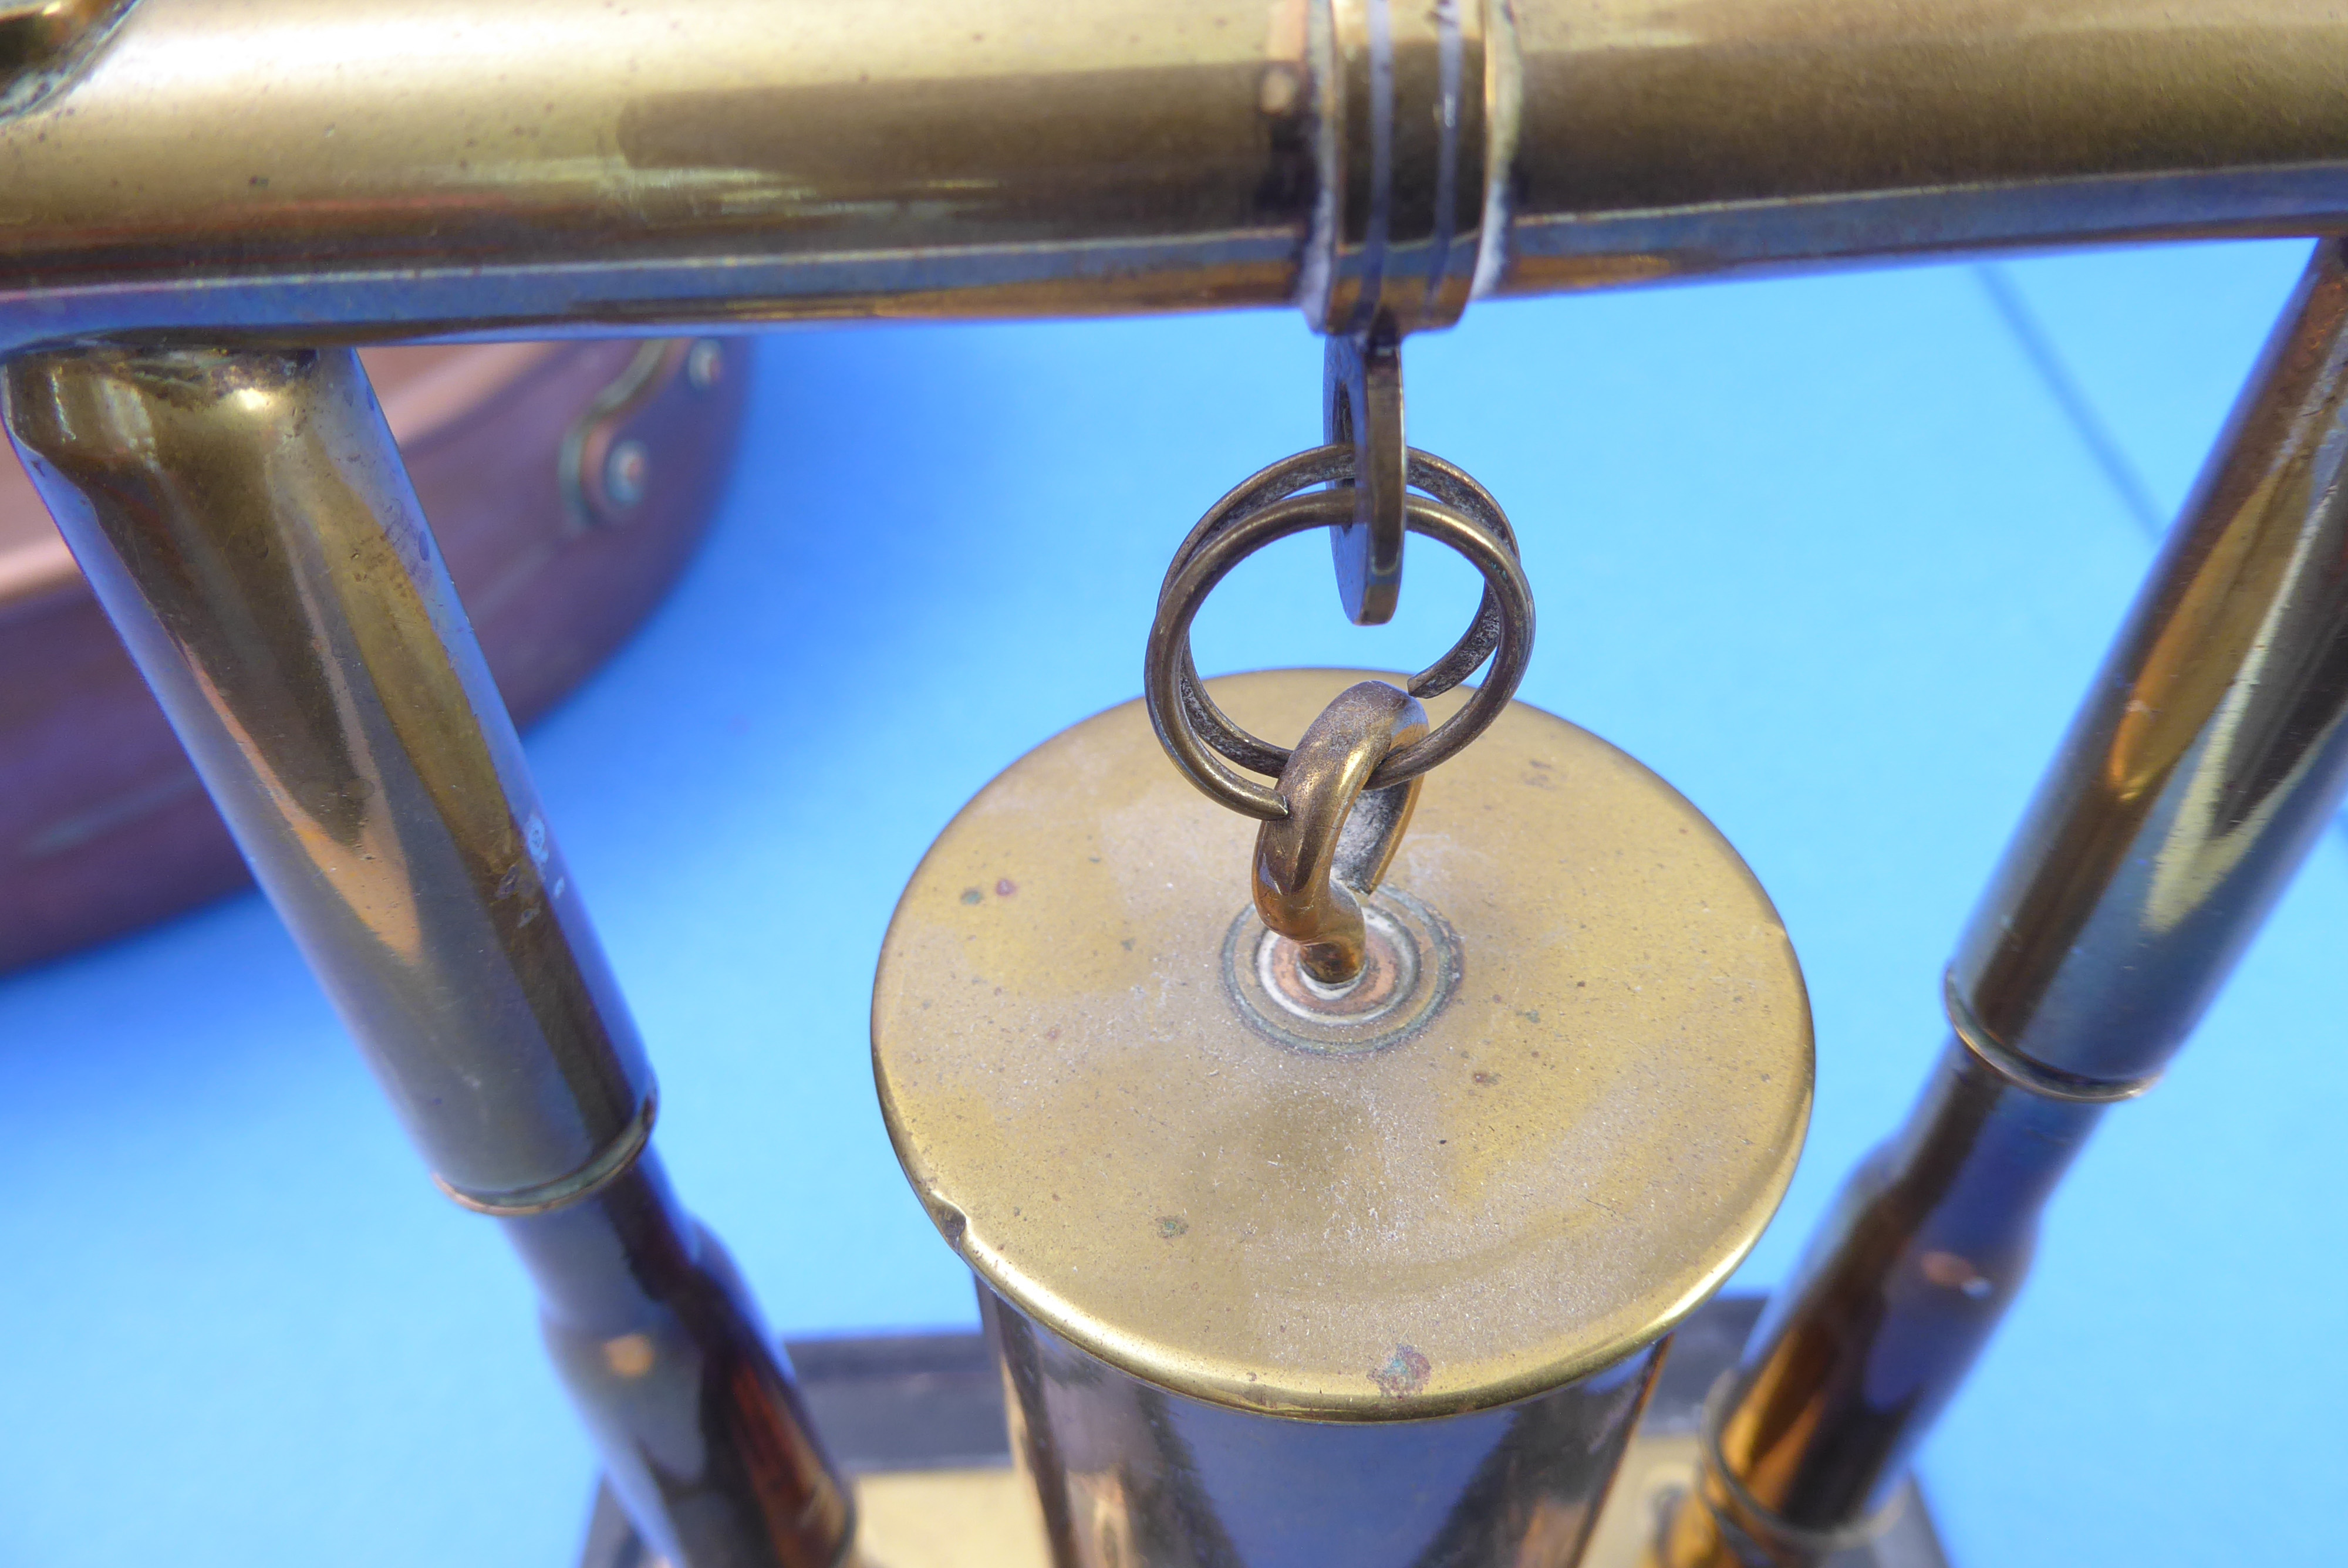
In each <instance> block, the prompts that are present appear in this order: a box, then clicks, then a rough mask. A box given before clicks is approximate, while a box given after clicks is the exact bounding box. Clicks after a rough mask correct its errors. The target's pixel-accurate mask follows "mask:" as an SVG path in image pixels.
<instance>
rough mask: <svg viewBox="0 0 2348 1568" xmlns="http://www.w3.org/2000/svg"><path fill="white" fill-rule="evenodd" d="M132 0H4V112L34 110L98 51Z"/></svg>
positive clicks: (0, 50)
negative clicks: (32, 108) (37, 104)
mask: <svg viewBox="0 0 2348 1568" xmlns="http://www.w3.org/2000/svg"><path fill="white" fill-rule="evenodd" d="M130 4H131V0H0V115H7V114H11V113H14V112H16V111H18V110H22V109H26V108H31V107H32V106H33V105H35V104H36V103H38V102H39V101H40V100H41V99H42V98H45V97H47V96H48V95H49V94H51V93H54V92H56V91H57V89H58V88H60V87H64V86H65V85H66V83H67V82H68V81H70V80H71V79H72V77H73V73H74V71H75V69H76V68H77V67H79V66H80V65H81V64H82V62H83V61H85V60H87V59H88V58H89V57H90V56H92V55H94V54H96V53H97V52H98V46H100V45H101V44H103V43H104V42H105V41H106V36H107V34H108V32H109V31H111V30H112V28H113V26H114V25H115V23H117V22H118V21H120V20H121V19H122V15H123V13H124V12H126V11H128V10H129V9H130Z"/></svg>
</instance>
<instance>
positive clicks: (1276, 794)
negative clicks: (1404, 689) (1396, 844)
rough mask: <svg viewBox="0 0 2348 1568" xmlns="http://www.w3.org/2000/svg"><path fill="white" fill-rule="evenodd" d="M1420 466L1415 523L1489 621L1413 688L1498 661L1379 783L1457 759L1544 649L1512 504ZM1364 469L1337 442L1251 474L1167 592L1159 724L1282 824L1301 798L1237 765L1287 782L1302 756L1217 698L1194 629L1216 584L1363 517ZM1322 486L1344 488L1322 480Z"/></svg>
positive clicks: (1210, 773) (1387, 766)
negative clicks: (1475, 586) (1359, 507)
mask: <svg viewBox="0 0 2348 1568" xmlns="http://www.w3.org/2000/svg"><path fill="white" fill-rule="evenodd" d="M1407 471H1408V477H1409V480H1410V483H1411V484H1412V485H1413V486H1414V487H1416V490H1417V491H1423V492H1425V493H1424V494H1418V493H1413V494H1411V495H1409V496H1408V497H1406V499H1405V505H1404V521H1405V526H1406V528H1408V529H1409V531H1410V532H1412V533H1416V534H1421V535H1424V536H1426V538H1432V539H1436V540H1438V541H1440V542H1442V543H1444V544H1447V545H1448V546H1450V547H1451V548H1453V549H1455V550H1457V551H1458V552H1459V553H1460V554H1461V555H1463V556H1465V557H1467V558H1468V561H1469V562H1470V563H1472V564H1473V565H1474V566H1475V567H1476V569H1478V571H1479V572H1481V573H1482V574H1483V577H1484V596H1483V600H1482V601H1481V603H1479V604H1478V607H1477V611H1476V618H1475V620H1472V621H1471V622H1469V624H1468V630H1467V631H1466V633H1465V634H1464V635H1462V636H1461V637H1460V639H1459V641H1457V643H1455V644H1453V645H1452V648H1451V650H1450V651H1449V652H1447V653H1446V654H1444V656H1443V657H1442V658H1440V659H1438V660H1437V661H1435V662H1434V663H1433V664H1430V665H1428V666H1427V667H1426V669H1425V670H1422V671H1419V672H1418V673H1417V674H1416V675H1415V676H1413V677H1411V679H1410V682H1409V693H1410V695H1412V696H1414V697H1418V698H1422V699H1424V698H1427V697H1435V696H1439V695H1441V694H1442V693H1443V692H1448V691H1450V690H1451V689H1452V688H1453V687H1455V686H1457V685H1459V684H1460V683H1461V682H1464V681H1466V680H1467V679H1468V677H1469V676H1470V675H1472V674H1474V673H1475V672H1476V671H1477V670H1478V668H1480V667H1482V666H1483V665H1484V664H1485V662H1486V661H1487V660H1489V661H1490V665H1491V668H1490V669H1489V671H1488V672H1487V674H1486V676H1485V679H1484V682H1483V684H1482V685H1481V686H1480V687H1479V688H1478V691H1477V692H1476V694H1475V695H1474V696H1473V697H1471V698H1470V699H1468V703H1467V705H1466V706H1465V707H1463V708H1461V709H1460V710H1459V711H1458V712H1457V713H1454V714H1453V715H1452V716H1451V717H1450V718H1448V719H1447V720H1445V721H1444V722H1443V723H1442V724H1440V725H1438V726H1437V728H1436V729H1435V731H1434V733H1431V734H1429V735H1427V736H1426V738H1425V739H1423V740H1418V741H1415V742H1413V743H1410V744H1409V745H1406V746H1403V747H1401V748H1399V749H1397V750H1395V751H1394V752H1392V753H1388V754H1387V756H1386V757H1385V760H1384V761H1383V762H1381V763H1380V764H1378V768H1377V771H1376V772H1375V774H1373V775H1372V776H1371V777H1370V779H1369V780H1368V781H1367V783H1366V784H1365V786H1364V787H1365V788H1366V789H1385V788H1387V787H1390V786H1392V785H1395V784H1404V783H1406V782H1408V781H1409V780H1411V779H1415V778H1417V777H1419V776H1420V775H1421V774H1425V773H1426V771H1427V770H1428V769H1430V768H1432V767H1435V766H1436V765H1437V764H1440V763H1442V762H1443V761H1445V760H1446V759H1447V758H1449V757H1452V756H1455V755H1457V753H1459V752H1460V750H1461V749H1462V748H1464V747H1465V746H1467V745H1468V743H1469V742H1471V741H1473V740H1474V739H1475V738H1476V737H1477V735H1478V734H1479V733H1482V732H1483V729H1484V727H1485V726H1486V725H1487V724H1489V723H1491V722H1492V720H1493V719H1495V718H1496V717H1498V714H1499V712H1500V710H1501V709H1503V708H1505V707H1506V706H1508V703H1509V698H1510V697H1511V696H1513V695H1514V694H1515V692H1516V689H1517V683H1518V682H1519V681H1520V680H1521V679H1522V678H1523V676H1524V670H1525V661H1526V660H1527V659H1528V658H1529V656H1530V654H1531V652H1532V640H1533V601H1532V589H1531V586H1530V584H1529V583H1528V582H1527V581H1526V579H1525V574H1524V568H1523V567H1522V565H1521V564H1519V561H1518V559H1517V539H1516V534H1515V532H1514V530H1512V529H1511V528H1509V520H1508V518H1507V517H1506V516H1504V515H1503V514H1502V513H1501V511H1500V508H1499V506H1498V503H1496V502H1495V501H1494V500H1493V499H1492V497H1490V496H1489V495H1488V494H1487V493H1486V491H1485V490H1484V487H1482V486H1480V485H1478V484H1477V483H1476V481H1475V480H1473V479H1471V478H1469V477H1468V476H1467V475H1466V474H1464V473H1462V472H1461V471H1460V470H1459V469H1458V468H1457V467H1455V466H1452V465H1451V464H1448V463H1446V462H1445V461H1443V459H1441V458H1439V457H1436V456H1430V455H1429V454H1427V453H1425V452H1418V451H1413V452H1412V453H1411V454H1410V460H1409V466H1408V470H1407ZM1353 472H1354V450H1353V447H1352V446H1350V445H1344V446H1337V445H1332V446H1321V447H1316V448H1314V449H1313V450H1312V451H1309V452H1300V453H1298V454H1297V455H1296V456H1292V457H1288V458H1285V459H1283V460H1282V461H1281V462H1278V463H1275V464H1273V465H1272V466H1271V467H1269V468H1265V469H1263V470H1262V471H1261V472H1259V473H1257V474H1254V475H1252V476H1251V477H1249V478H1247V479H1246V480H1244V481H1242V482H1241V484H1240V485H1239V486H1238V487H1236V488H1235V489H1233V490H1232V491H1231V493H1230V494H1229V495H1227V496H1225V497H1223V498H1222V499H1221V500H1220V501H1218V502H1216V503H1215V505H1214V506H1213V507H1210V509H1209V510H1208V512H1207V515H1206V516H1205V517H1203V518H1200V520H1199V525H1198V527H1196V528H1192V529H1191V530H1190V534H1189V538H1185V539H1184V540H1183V541H1182V544H1181V548H1179V549H1178V550H1176V551H1175V553H1174V559H1173V561H1172V563H1171V564H1170V565H1169V567H1168V568H1167V571H1166V579H1165V582H1164V583H1163V585H1162V586H1161V587H1160V589H1159V599H1158V617H1157V620H1155V622H1154V623H1153V624H1152V625H1151V627H1150V630H1149V651H1148V661H1147V664H1146V667H1145V670H1144V675H1143V682H1142V685H1143V694H1144V697H1145V699H1146V701H1147V703H1148V710H1149V720H1150V723H1151V724H1152V725H1153V726H1155V727H1156V729H1157V732H1158V738H1159V742H1160V743H1162V744H1163V745H1164V746H1165V748H1166V751H1167V753H1168V754H1169V756H1171V757H1172V758H1173V759H1174V762H1175V765H1176V766H1178V767H1179V768H1180V769H1181V770H1182V772H1183V774H1185V775H1186V776H1187V777H1188V778H1189V780H1190V782H1191V783H1193V784H1197V785H1198V786H1199V787H1200V789H1202V790H1204V791H1205V792H1206V793H1207V794H1210V795H1211V796H1213V797H1214V798H1215V799H1216V800H1218V801H1220V802H1221V803H1222V804H1225V805H1227V806H1230V807H1231V809H1232V810H1233V811H1236V812H1239V813H1241V814H1242V815H1247V816H1252V817H1256V818H1258V819H1260V820H1263V821H1269V822H1276V821H1280V820H1282V819H1283V818H1285V817H1286V816H1287V815H1288V803H1287V801H1286V800H1285V799H1284V798H1283V797H1282V794H1281V793H1280V791H1279V790H1278V789H1277V788H1275V787H1273V786H1272V785H1269V784H1259V783H1256V782H1255V781H1253V780H1251V779H1248V778H1244V777H1242V776H1241V775H1240V774H1238V773H1236V772H1234V771H1233V770H1232V768H1231V766H1229V765H1226V764H1237V766H1239V767H1241V768H1244V769H1247V770H1248V771H1249V772H1251V773H1257V774H1266V775H1268V776H1270V777H1272V778H1274V779H1277V778H1278V777H1279V776H1280V774H1282V772H1283V771H1284V770H1285V769H1286V768H1287V766H1288V762H1289V756H1290V753H1289V750H1288V748H1286V747H1284V746H1276V745H1273V744H1272V743H1270V742H1268V741H1265V740H1262V739H1260V738H1259V737H1257V736H1254V735H1251V734H1250V733H1247V732H1246V731H1245V730H1243V729H1241V728H1240V727H1239V725H1237V724H1236V723H1232V722H1231V718H1230V717H1229V716H1228V715H1226V714H1225V713H1224V712H1222V710H1221V709H1220V708H1218V707H1216V706H1215V703H1214V700H1213V699H1212V698H1211V697H1210V696H1208V695H1207V692H1206V689H1205V687H1204V685H1203V684H1202V683H1201V682H1200V679H1199V672H1198V666H1197V664H1196V663H1195V662H1194V661H1193V660H1192V658H1191V654H1190V624H1191V621H1192V620H1194V619H1195V618H1196V617H1197V615H1198V612H1199V607H1200V605H1201V604H1203V603H1204V602H1205V601H1206V598H1207V596H1208V594H1210V593H1211V592H1212V591H1213V590H1214V588H1215V585H1216V584H1217V583H1219V582H1220V581H1221V580H1222V579H1224V578H1225V577H1226V576H1228V575H1230V573H1231V569H1233V568H1234V567H1236V566H1238V565H1239V563H1240V562H1241V561H1242V560H1244V559H1247V558H1248V557H1249V556H1251V555H1252V554H1254V553H1255V552H1256V551H1257V550H1259V549H1262V548H1263V547H1264V546H1265V545H1268V544H1270V543H1272V541H1273V540H1274V539H1281V538H1287V537H1288V536H1289V535H1291V534H1297V533H1303V531H1305V530H1306V529H1308V528H1335V527H1341V526H1344V525H1345V524H1348V523H1351V522H1352V521H1353V520H1354V515H1355V514H1354V494H1353V491H1352V489H1351V487H1350V481H1351V479H1352V478H1353ZM1321 485H1333V486H1336V487H1335V488H1330V489H1317V490H1316V489H1313V487H1315V486H1321Z"/></svg>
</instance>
